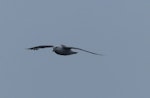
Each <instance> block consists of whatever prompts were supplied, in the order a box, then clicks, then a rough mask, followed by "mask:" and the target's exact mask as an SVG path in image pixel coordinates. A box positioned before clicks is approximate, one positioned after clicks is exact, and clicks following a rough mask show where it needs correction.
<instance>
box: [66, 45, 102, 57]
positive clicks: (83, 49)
mask: <svg viewBox="0 0 150 98" xmlns="http://www.w3.org/2000/svg"><path fill="white" fill-rule="evenodd" d="M68 48H71V49H77V50H81V51H84V52H88V53H91V54H95V55H100V56H103V54H98V53H94V52H91V51H87V50H84V49H81V48H76V47H68Z"/></svg>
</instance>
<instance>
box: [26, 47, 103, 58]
mask: <svg viewBox="0 0 150 98" xmlns="http://www.w3.org/2000/svg"><path fill="white" fill-rule="evenodd" d="M43 48H53V52H55V53H56V54H59V55H72V54H77V53H78V52H75V51H72V49H76V50H81V51H84V52H88V53H91V54H94V55H101V56H102V54H98V53H94V52H90V51H87V50H84V49H81V48H76V47H68V46H66V45H61V46H53V45H40V46H35V47H31V48H28V49H29V50H39V49H43Z"/></svg>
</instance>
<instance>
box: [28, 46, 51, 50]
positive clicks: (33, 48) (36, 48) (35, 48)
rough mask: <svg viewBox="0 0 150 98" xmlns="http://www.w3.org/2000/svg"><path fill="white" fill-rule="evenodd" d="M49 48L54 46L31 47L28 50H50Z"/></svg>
mask: <svg viewBox="0 0 150 98" xmlns="http://www.w3.org/2000/svg"><path fill="white" fill-rule="evenodd" d="M51 47H54V46H52V45H40V46H35V47H31V48H28V49H29V50H38V49H42V48H51Z"/></svg>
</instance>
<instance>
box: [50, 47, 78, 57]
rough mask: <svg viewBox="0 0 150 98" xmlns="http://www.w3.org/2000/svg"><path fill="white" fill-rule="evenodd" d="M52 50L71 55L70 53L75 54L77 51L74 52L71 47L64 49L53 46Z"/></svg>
mask: <svg viewBox="0 0 150 98" xmlns="http://www.w3.org/2000/svg"><path fill="white" fill-rule="evenodd" d="M53 51H54V52H55V53H56V54H59V55H71V54H76V53H77V52H74V51H72V50H71V49H65V48H64V47H62V46H61V47H59V46H57V47H54V48H53Z"/></svg>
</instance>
